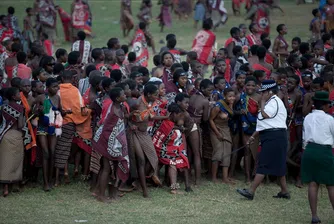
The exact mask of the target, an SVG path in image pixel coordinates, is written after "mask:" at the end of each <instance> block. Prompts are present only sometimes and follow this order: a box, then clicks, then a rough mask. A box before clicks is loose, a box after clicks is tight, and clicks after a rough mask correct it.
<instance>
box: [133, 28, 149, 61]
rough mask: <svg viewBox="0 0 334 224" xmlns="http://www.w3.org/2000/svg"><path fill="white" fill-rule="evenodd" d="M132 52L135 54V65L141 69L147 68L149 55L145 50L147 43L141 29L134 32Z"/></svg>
mask: <svg viewBox="0 0 334 224" xmlns="http://www.w3.org/2000/svg"><path fill="white" fill-rule="evenodd" d="M132 51H134V52H135V53H136V56H137V59H136V63H137V64H140V65H141V66H143V67H147V66H148V58H149V53H148V49H147V42H146V38H145V34H144V32H143V31H142V30H141V29H138V30H137V31H136V34H135V37H134V39H133V41H132Z"/></svg>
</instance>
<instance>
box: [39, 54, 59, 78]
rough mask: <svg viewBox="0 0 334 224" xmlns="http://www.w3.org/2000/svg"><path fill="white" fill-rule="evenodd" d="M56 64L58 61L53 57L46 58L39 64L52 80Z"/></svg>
mask: <svg viewBox="0 0 334 224" xmlns="http://www.w3.org/2000/svg"><path fill="white" fill-rule="evenodd" d="M55 64H56V61H55V59H54V58H53V57H52V56H44V57H42V59H41V61H40V63H39V67H41V68H43V69H44V71H45V72H46V76H47V77H48V78H51V77H53V66H54V65H55Z"/></svg>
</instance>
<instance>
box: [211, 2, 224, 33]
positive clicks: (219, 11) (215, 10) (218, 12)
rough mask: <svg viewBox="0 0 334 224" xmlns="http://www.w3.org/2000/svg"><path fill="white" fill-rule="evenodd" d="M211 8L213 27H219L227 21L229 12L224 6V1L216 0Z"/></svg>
mask: <svg viewBox="0 0 334 224" xmlns="http://www.w3.org/2000/svg"><path fill="white" fill-rule="evenodd" d="M211 7H212V8H211V10H212V11H211V19H212V22H213V26H214V27H217V26H219V25H220V24H221V23H225V22H226V21H227V10H226V8H225V5H224V0H214V1H213V2H212V5H211Z"/></svg>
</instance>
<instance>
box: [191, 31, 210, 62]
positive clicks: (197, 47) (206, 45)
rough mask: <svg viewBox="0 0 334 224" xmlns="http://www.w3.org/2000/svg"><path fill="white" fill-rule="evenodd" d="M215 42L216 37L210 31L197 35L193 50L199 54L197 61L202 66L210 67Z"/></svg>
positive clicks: (200, 32)
mask: <svg viewBox="0 0 334 224" xmlns="http://www.w3.org/2000/svg"><path fill="white" fill-rule="evenodd" d="M215 41H216V35H215V34H214V33H213V32H212V31H210V30H201V31H199V32H198V33H197V35H196V37H195V39H194V41H193V45H192V47H191V48H192V49H191V50H192V51H195V52H196V53H197V56H198V59H197V60H198V61H199V62H200V63H201V64H203V65H209V64H211V63H212V57H213V50H214V44H215Z"/></svg>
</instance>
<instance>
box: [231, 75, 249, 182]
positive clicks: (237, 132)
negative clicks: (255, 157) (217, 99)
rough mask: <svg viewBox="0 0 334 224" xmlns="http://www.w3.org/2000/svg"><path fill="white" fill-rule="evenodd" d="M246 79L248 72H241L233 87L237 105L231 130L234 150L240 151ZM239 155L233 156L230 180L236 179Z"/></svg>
mask: <svg viewBox="0 0 334 224" xmlns="http://www.w3.org/2000/svg"><path fill="white" fill-rule="evenodd" d="M245 79H246V72H244V71H242V70H240V71H238V72H237V73H236V82H235V83H234V85H233V86H232V89H233V90H234V92H235V103H234V107H233V109H234V116H233V118H231V120H230V129H231V134H232V143H233V147H232V150H235V149H238V148H239V147H240V143H241V125H240V115H241V108H240V102H241V100H240V99H241V94H242V93H243V91H244V86H245ZM237 159H238V154H237V153H234V154H232V159H231V160H232V161H231V168H230V171H229V172H230V173H229V176H230V178H233V177H234V171H235V167H236V164H237Z"/></svg>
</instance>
